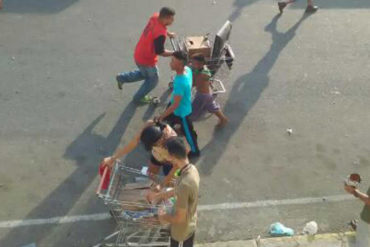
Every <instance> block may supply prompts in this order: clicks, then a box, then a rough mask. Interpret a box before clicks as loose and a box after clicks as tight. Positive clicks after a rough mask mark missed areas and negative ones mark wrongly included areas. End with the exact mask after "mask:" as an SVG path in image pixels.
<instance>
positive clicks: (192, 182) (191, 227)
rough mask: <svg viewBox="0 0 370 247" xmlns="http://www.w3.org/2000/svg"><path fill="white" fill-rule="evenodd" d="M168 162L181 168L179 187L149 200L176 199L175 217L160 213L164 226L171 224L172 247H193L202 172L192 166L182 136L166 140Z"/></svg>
mask: <svg viewBox="0 0 370 247" xmlns="http://www.w3.org/2000/svg"><path fill="white" fill-rule="evenodd" d="M165 147H166V149H167V152H168V155H167V160H168V161H170V162H171V163H172V165H174V166H175V167H176V168H178V169H180V175H179V177H178V179H177V181H176V184H175V188H174V189H173V190H171V191H167V192H164V193H163V192H162V193H154V192H152V193H150V194H148V200H149V201H155V200H158V199H166V198H170V197H173V196H175V197H176V203H175V205H174V208H175V212H174V214H166V213H165V212H164V211H162V210H161V211H160V212H159V216H158V217H159V220H160V222H161V223H162V224H166V223H169V224H170V225H171V247H192V246H193V244H194V235H195V229H196V224H197V205H198V193H199V173H198V170H197V168H196V167H195V166H194V165H192V164H190V163H189V160H188V157H187V155H186V146H185V144H184V141H183V140H182V139H181V138H179V137H174V138H171V139H169V140H167V141H166V143H165Z"/></svg>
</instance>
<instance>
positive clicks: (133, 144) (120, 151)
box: [103, 121, 153, 167]
mask: <svg viewBox="0 0 370 247" xmlns="http://www.w3.org/2000/svg"><path fill="white" fill-rule="evenodd" d="M150 125H153V121H148V122H147V123H146V124H145V126H144V128H143V129H145V128H146V127H148V126H150ZM143 129H142V130H141V131H140V133H138V134H137V135H136V136H135V137H134V138H132V139H131V141H130V142H129V143H128V144H127V145H126V146H124V147H123V148H121V149H118V150H117V151H116V152H115V153H114V154H113V155H112V156H109V157H106V158H104V160H103V163H104V164H105V165H107V166H109V167H112V165H113V163H114V161H115V160H117V159H119V158H121V157H122V156H124V155H126V154H128V153H130V152H131V151H132V150H134V149H135V148H136V147H137V146H138V145H139V142H140V136H141V132H142V131H143Z"/></svg>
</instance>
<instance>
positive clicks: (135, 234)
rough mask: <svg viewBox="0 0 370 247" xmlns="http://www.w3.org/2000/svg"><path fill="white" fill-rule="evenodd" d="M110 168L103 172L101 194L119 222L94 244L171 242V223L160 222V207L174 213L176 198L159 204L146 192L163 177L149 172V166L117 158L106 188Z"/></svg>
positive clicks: (144, 246)
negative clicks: (132, 165)
mask: <svg viewBox="0 0 370 247" xmlns="http://www.w3.org/2000/svg"><path fill="white" fill-rule="evenodd" d="M108 169H109V168H107V167H106V168H105V170H104V172H103V175H102V177H101V182H100V184H99V187H98V189H97V195H98V197H99V198H101V199H103V200H104V203H105V204H106V205H107V207H108V209H109V212H110V214H111V215H112V217H113V218H114V220H115V221H116V223H117V228H116V230H115V231H114V233H112V234H110V235H109V236H107V237H106V238H104V239H103V240H102V241H101V242H100V243H99V244H98V245H95V246H94V247H98V246H125V247H126V246H137V247H138V246H140V247H159V246H161V247H164V246H169V244H170V235H169V226H168V225H166V226H163V225H161V224H160V222H159V220H158V210H159V209H162V210H165V211H166V212H167V213H171V212H172V210H173V204H174V202H173V199H169V200H166V201H161V202H157V203H156V204H155V205H153V204H150V203H148V202H147V200H146V194H147V193H148V192H149V191H150V190H157V189H158V186H157V185H158V184H160V182H161V181H162V177H161V176H158V175H154V174H149V172H148V169H147V167H142V168H141V169H136V168H132V167H128V166H125V165H124V164H123V163H122V162H121V161H117V162H116V163H115V165H114V168H113V169H112V171H111V176H110V182H109V187H108V189H107V190H106V191H103V190H102V185H103V181H104V180H105V179H106V176H108ZM167 189H168V188H167Z"/></svg>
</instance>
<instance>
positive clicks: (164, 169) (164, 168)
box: [150, 155, 172, 176]
mask: <svg viewBox="0 0 370 247" xmlns="http://www.w3.org/2000/svg"><path fill="white" fill-rule="evenodd" d="M150 162H152V164H153V165H155V166H160V167H162V172H163V175H165V176H167V175H168V174H169V173H170V171H171V170H172V164H170V163H163V162H160V161H158V160H157V159H156V158H155V157H154V156H153V155H151V157H150Z"/></svg>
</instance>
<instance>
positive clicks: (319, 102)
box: [0, 0, 370, 246]
mask: <svg viewBox="0 0 370 247" xmlns="http://www.w3.org/2000/svg"><path fill="white" fill-rule="evenodd" d="M317 3H318V4H319V5H320V6H321V7H322V8H321V9H320V10H319V12H318V13H317V14H315V15H312V16H305V15H303V9H304V7H305V6H304V1H302V2H300V3H297V4H296V5H294V6H291V8H289V9H287V10H286V12H285V13H284V15H283V16H279V15H277V9H276V5H275V2H272V1H264V0H261V1H247V0H246V1H242V0H235V1H221V0H218V1H217V2H216V4H212V1H197V0H187V1H176V2H174V1H169V0H168V1H145V3H144V1H134V0H127V1H122V0H111V1H98V0H66V1H57V0H42V1H36V0H30V1H27V3H24V1H21V0H4V9H3V10H2V11H1V12H0V23H1V25H0V34H1V35H0V54H1V56H0V74H1V77H0V105H1V108H0V136H1V138H0V157H1V160H2V162H1V164H0V168H1V169H0V197H1V198H2V200H1V201H2V203H1V205H0V221H8V220H17V219H25V220H26V219H35V218H49V217H56V216H64V215H70V216H73V215H82V214H94V213H102V212H105V207H104V205H103V204H102V202H100V201H99V200H97V198H96V197H95V196H94V189H95V188H96V186H97V183H98V179H97V176H96V167H97V165H98V163H99V161H100V160H101V158H102V157H104V156H105V155H108V154H111V153H112V151H113V150H115V149H116V148H117V147H118V146H119V145H120V144H123V143H125V142H127V140H129V139H130V138H131V137H132V136H133V134H134V133H135V132H136V131H137V130H138V127H139V126H141V124H142V123H143V120H145V119H148V118H149V117H151V116H152V115H153V114H155V112H156V111H157V112H158V111H160V110H161V109H162V108H163V105H162V106H161V107H159V108H157V109H153V108H150V107H149V108H148V107H138V108H136V107H134V106H133V105H132V104H130V103H129V102H130V99H131V95H132V94H133V93H134V92H135V91H136V90H137V88H138V85H130V86H127V87H125V88H124V91H123V92H119V91H118V90H116V88H115V82H114V75H115V74H116V73H117V72H119V71H121V70H125V69H132V68H134V64H133V61H132V59H131V57H132V50H133V48H134V46H135V43H136V41H137V39H138V36H139V34H140V32H141V30H142V28H143V26H144V25H145V22H146V19H147V17H148V16H149V15H150V14H151V13H152V12H153V11H154V10H157V9H159V8H160V7H161V6H163V5H166V4H171V5H172V6H174V7H175V8H176V9H177V11H178V14H177V16H176V23H175V25H174V26H173V28H172V29H173V30H174V31H176V32H177V33H178V34H181V35H188V34H204V33H207V32H211V33H214V32H215V31H216V30H217V29H218V28H219V27H220V26H221V25H222V24H223V22H224V21H225V20H226V19H228V18H229V19H231V20H232V21H233V22H234V28H233V33H232V40H231V44H232V46H233V48H234V50H235V53H236V55H237V62H236V63H235V66H234V68H233V71H232V74H231V75H230V77H229V80H227V81H226V84H227V89H228V93H227V94H225V95H223V96H222V97H221V98H220V99H221V102H222V103H223V105H224V109H225V112H226V114H227V115H228V116H229V117H230V119H231V122H230V125H229V126H228V127H227V128H226V129H224V130H222V131H214V129H213V128H210V127H209V126H213V125H214V124H215V123H216V120H215V119H214V118H210V119H207V120H205V121H202V122H199V123H197V124H196V128H197V130H198V132H199V140H200V146H201V147H202V149H203V150H202V151H203V156H202V158H201V159H200V160H199V162H198V163H197V166H198V167H199V170H200V172H201V176H202V183H201V186H202V187H201V200H200V202H201V204H203V205H205V204H207V205H210V204H219V203H224V202H229V203H233V202H254V201H259V200H271V199H276V200H283V199H292V198H302V197H322V196H329V195H340V194H343V191H342V179H343V177H344V176H346V175H347V174H348V173H349V172H352V171H357V172H360V173H361V174H363V176H364V184H365V185H364V187H365V186H366V185H368V184H369V183H370V177H369V174H370V155H369V153H370V148H369V147H370V145H369V144H370V134H369V132H368V123H369V121H370V114H368V113H369V109H368V106H369V104H370V97H369V94H370V93H369V92H370V86H369V83H368V82H369V79H370V76H369V73H368V71H369V68H370V63H369V61H368V60H369V56H368V51H369V48H370V43H369V39H370V29H369V28H368V16H369V11H370V10H369V7H370V4H369V2H368V1H367V0H357V1H347V0H336V1H334V0H332V1H328V0H326V1H317ZM195 6H196V7H195ZM160 69H161V73H162V74H161V76H162V77H161V78H162V80H161V84H160V86H158V87H157V88H156V90H155V93H156V94H158V95H159V96H161V95H162V94H163V93H164V92H165V90H166V87H167V82H168V78H169V77H170V75H171V73H170V72H169V69H168V60H166V59H162V60H161V63H160ZM165 96H166V95H165V94H163V98H165ZM287 128H292V129H293V135H292V136H288V135H287V134H286V132H285V130H286V129H287ZM141 151H142V150H137V152H135V153H134V154H132V155H130V156H129V157H127V162H128V163H131V164H142V163H144V162H145V159H146V157H145V156H144V155H142V154H141V153H142V152H141ZM360 207H361V205H360V204H359V203H358V202H355V201H344V202H328V203H325V202H323V203H316V204H315V203H314V204H310V205H307V206H306V205H284V206H270V207H263V208H259V207H255V208H240V209H234V210H212V211H204V212H201V214H200V225H199V231H198V235H197V239H198V241H199V242H215V241H228V240H241V239H249V238H254V237H255V236H257V235H258V234H262V235H264V234H266V228H267V227H268V226H269V225H270V224H271V223H272V222H274V221H282V222H283V223H284V224H286V225H288V226H291V227H293V228H295V229H296V230H297V231H298V230H300V229H301V228H302V227H303V226H304V224H305V223H306V222H307V221H310V220H316V221H317V222H318V223H319V226H320V231H321V232H338V231H344V230H346V229H347V226H346V223H347V222H348V221H349V220H350V219H352V218H354V217H356V215H357V214H358V212H359V210H360ZM113 227H114V224H113V222H111V221H110V220H104V221H93V222H86V221H84V222H77V223H73V224H63V225H41V226H33V227H19V228H4V229H0V238H1V242H0V246H20V245H24V244H27V243H36V244H37V246H88V245H90V244H92V243H95V242H96V241H97V240H98V239H100V238H102V237H103V236H104V235H106V234H108V233H109V232H110V231H112V229H113Z"/></svg>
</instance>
